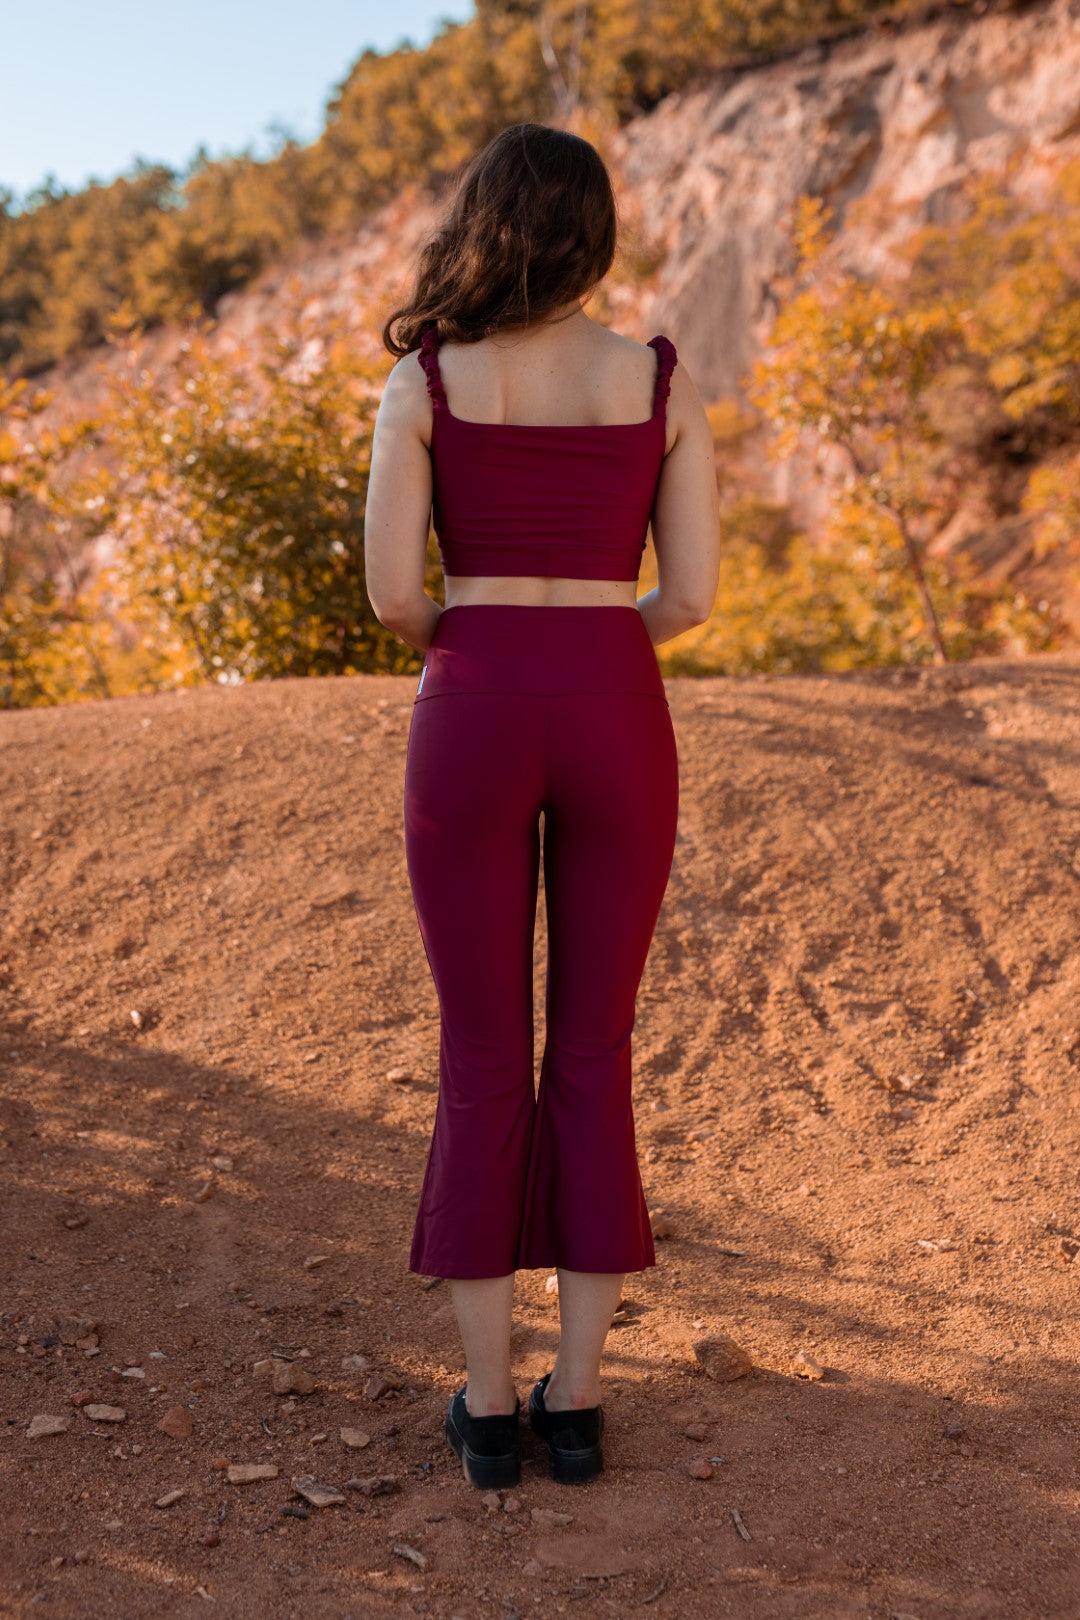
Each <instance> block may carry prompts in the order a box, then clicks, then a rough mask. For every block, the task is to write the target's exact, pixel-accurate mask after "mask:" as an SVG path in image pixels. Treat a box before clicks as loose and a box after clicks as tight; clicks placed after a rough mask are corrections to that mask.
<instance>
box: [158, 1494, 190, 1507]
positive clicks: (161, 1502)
mask: <svg viewBox="0 0 1080 1620" xmlns="http://www.w3.org/2000/svg"><path fill="white" fill-rule="evenodd" d="M183 1494H184V1493H183V1491H166V1492H165V1495H164V1496H159V1497H158V1499H157V1501H156V1502H155V1503H154V1506H155V1507H159V1508H169V1507H172V1505H173V1503H174V1502H179V1500H180V1498H181V1497H182V1496H183Z"/></svg>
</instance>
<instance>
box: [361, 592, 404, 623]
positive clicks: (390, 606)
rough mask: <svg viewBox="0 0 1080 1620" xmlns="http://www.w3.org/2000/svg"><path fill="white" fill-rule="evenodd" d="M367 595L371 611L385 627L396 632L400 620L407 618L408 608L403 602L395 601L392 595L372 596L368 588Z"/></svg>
mask: <svg viewBox="0 0 1080 1620" xmlns="http://www.w3.org/2000/svg"><path fill="white" fill-rule="evenodd" d="M367 597H368V602H369V604H370V606H371V611H372V613H374V615H375V617H376V618H377V619H378V621H379V623H380V624H381V625H383V626H384V628H385V629H387V630H393V631H395V632H396V631H397V627H398V625H399V624H401V622H402V620H403V619H406V618H408V609H407V608H406V606H405V604H404V603H403V602H397V601H395V600H394V599H393V598H392V597H382V596H378V597H375V596H372V594H371V592H370V590H369V591H368V593H367Z"/></svg>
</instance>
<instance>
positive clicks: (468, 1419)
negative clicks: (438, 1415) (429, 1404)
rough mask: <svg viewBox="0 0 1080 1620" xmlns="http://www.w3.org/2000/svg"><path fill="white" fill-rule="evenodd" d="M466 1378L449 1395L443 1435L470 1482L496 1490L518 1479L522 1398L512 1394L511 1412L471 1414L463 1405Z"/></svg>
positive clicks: (487, 1489)
mask: <svg viewBox="0 0 1080 1620" xmlns="http://www.w3.org/2000/svg"><path fill="white" fill-rule="evenodd" d="M467 1388H468V1384H467V1382H466V1383H464V1384H462V1386H461V1388H460V1389H459V1390H458V1392H457V1394H456V1395H453V1396H451V1399H450V1405H449V1406H448V1407H447V1408H446V1424H445V1428H446V1438H447V1439H448V1440H449V1442H450V1444H451V1445H452V1446H453V1448H454V1450H455V1451H456V1452H457V1454H458V1456H459V1457H460V1458H461V1466H462V1470H463V1472H464V1474H465V1478H466V1479H467V1480H468V1481H469V1484H470V1485H478V1486H479V1487H480V1488H481V1490H485V1491H498V1490H501V1489H502V1488H503V1486H505V1485H517V1484H519V1483H520V1480H521V1433H520V1429H519V1427H518V1417H519V1414H520V1412H521V1399H520V1397H515V1400H514V1410H513V1411H512V1412H509V1413H507V1412H496V1413H493V1414H492V1415H491V1416H488V1417H473V1416H472V1415H471V1414H470V1413H469V1411H468V1409H467V1408H466V1405H465V1391H466V1389H467Z"/></svg>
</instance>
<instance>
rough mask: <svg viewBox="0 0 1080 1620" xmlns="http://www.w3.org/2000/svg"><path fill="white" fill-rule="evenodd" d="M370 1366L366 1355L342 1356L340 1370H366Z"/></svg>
mask: <svg viewBox="0 0 1080 1620" xmlns="http://www.w3.org/2000/svg"><path fill="white" fill-rule="evenodd" d="M370 1366H371V1363H370V1361H369V1360H368V1358H367V1356H342V1358H341V1370H342V1372H358V1373H359V1372H367V1370H368V1368H369V1367H370Z"/></svg>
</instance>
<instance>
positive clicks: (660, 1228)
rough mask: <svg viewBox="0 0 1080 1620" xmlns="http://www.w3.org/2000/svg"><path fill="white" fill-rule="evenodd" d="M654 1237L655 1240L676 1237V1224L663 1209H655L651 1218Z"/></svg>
mask: <svg viewBox="0 0 1080 1620" xmlns="http://www.w3.org/2000/svg"><path fill="white" fill-rule="evenodd" d="M650 1224H651V1226H652V1235H653V1237H654V1238H658V1239H664V1238H673V1237H674V1236H675V1223H674V1221H673V1220H672V1219H671V1217H670V1216H669V1215H665V1214H664V1211H663V1210H662V1209H655V1210H653V1212H652V1215H651V1216H650Z"/></svg>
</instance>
